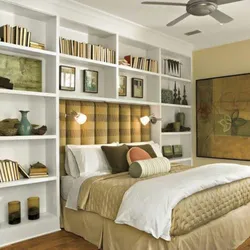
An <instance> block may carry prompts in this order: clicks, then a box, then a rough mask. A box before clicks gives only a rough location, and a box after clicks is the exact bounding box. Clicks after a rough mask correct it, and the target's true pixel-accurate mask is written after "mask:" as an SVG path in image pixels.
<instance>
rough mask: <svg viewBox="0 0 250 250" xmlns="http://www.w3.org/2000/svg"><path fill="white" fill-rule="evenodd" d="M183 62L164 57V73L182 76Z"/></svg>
mask: <svg viewBox="0 0 250 250" xmlns="http://www.w3.org/2000/svg"><path fill="white" fill-rule="evenodd" d="M181 65H182V63H181V62H180V61H177V60H173V59H163V62H162V66H163V74H169V75H172V76H176V77H181Z"/></svg>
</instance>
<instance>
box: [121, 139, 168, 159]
mask: <svg viewBox="0 0 250 250" xmlns="http://www.w3.org/2000/svg"><path fill="white" fill-rule="evenodd" d="M145 144H150V145H151V147H152V148H153V150H154V151H155V153H156V155H157V157H163V155H162V151H161V148H160V145H159V144H158V143H155V142H154V141H147V142H133V143H126V145H128V146H133V145H145Z"/></svg>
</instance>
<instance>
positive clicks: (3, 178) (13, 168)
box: [0, 160, 20, 182]
mask: <svg viewBox="0 0 250 250" xmlns="http://www.w3.org/2000/svg"><path fill="white" fill-rule="evenodd" d="M19 179H20V174H19V167H18V163H17V162H14V161H9V160H4V161H0V182H8V181H16V180H19Z"/></svg>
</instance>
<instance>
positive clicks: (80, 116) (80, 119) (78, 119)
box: [74, 113, 87, 125]
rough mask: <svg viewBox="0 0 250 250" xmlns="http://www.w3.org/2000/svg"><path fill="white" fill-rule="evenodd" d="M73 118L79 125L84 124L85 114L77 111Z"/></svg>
mask: <svg viewBox="0 0 250 250" xmlns="http://www.w3.org/2000/svg"><path fill="white" fill-rule="evenodd" d="M74 118H75V121H76V122H77V123H78V124H80V125H82V124H84V123H85V122H86V121H87V116H86V115H84V114H82V113H77V114H76V115H75V117H74Z"/></svg>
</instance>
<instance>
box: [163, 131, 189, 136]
mask: <svg viewBox="0 0 250 250" xmlns="http://www.w3.org/2000/svg"><path fill="white" fill-rule="evenodd" d="M161 135H162V136H167V135H191V132H163V133H161Z"/></svg>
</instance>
